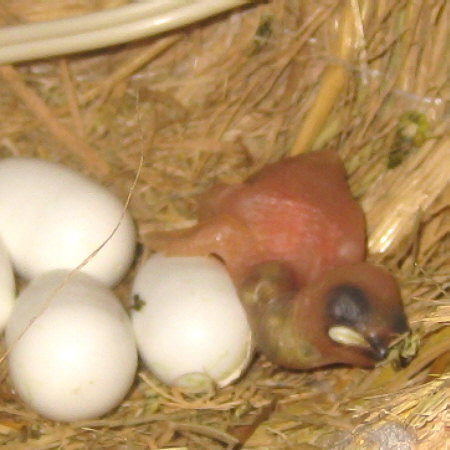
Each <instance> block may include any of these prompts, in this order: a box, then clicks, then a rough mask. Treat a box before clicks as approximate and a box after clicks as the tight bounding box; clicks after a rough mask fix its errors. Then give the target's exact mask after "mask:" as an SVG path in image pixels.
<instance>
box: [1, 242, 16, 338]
mask: <svg viewBox="0 0 450 450" xmlns="http://www.w3.org/2000/svg"><path fill="white" fill-rule="evenodd" d="M15 292H16V285H15V282H14V274H13V269H12V266H11V262H10V260H9V255H8V253H7V252H6V248H5V246H4V245H3V243H2V242H1V240H0V333H1V332H2V331H3V329H4V328H5V325H6V322H7V321H8V319H9V316H10V315H11V311H12V308H13V305H14V297H15Z"/></svg>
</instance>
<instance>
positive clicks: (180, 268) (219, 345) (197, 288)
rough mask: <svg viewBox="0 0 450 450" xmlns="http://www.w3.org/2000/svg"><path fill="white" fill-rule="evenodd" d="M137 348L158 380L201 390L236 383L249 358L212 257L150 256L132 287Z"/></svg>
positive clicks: (227, 284) (246, 332)
mask: <svg viewBox="0 0 450 450" xmlns="http://www.w3.org/2000/svg"><path fill="white" fill-rule="evenodd" d="M133 294H134V298H135V302H136V303H135V308H134V310H133V311H132V313H131V319H132V323H133V327H134V330H135V334H136V339H137V344H138V350H139V352H140V355H141V357H142V359H143V361H144V363H145V364H146V365H147V367H148V368H149V369H150V370H151V371H152V372H153V373H154V374H155V375H156V376H157V377H158V378H159V379H160V380H162V381H163V382H165V383H167V384H170V385H175V386H179V387H183V388H189V389H193V390H202V389H205V388H206V387H207V386H210V385H211V383H216V384H217V385H218V386H220V387H223V386H226V385H227V384H229V383H231V382H232V381H234V380H235V379H237V378H238V377H239V376H240V375H241V373H242V372H243V371H244V370H245V368H246V367H247V365H248V363H249V362H250V359H251V357H252V354H253V348H252V341H251V331H250V327H249V325H248V322H247V318H246V315H245V311H244V309H243V307H242V305H241V303H240V301H239V298H238V295H237V292H236V289H235V287H234V285H233V282H232V280H231V278H230V276H229V275H228V272H227V271H226V270H225V268H224V266H223V265H222V264H221V263H219V262H218V261H216V260H215V259H213V258H206V257H187V258H186V257H164V256H162V255H153V256H152V257H151V258H150V259H149V260H148V261H146V263H145V264H144V265H143V266H142V267H141V268H140V270H139V272H138V274H137V277H136V279H135V281H134V285H133Z"/></svg>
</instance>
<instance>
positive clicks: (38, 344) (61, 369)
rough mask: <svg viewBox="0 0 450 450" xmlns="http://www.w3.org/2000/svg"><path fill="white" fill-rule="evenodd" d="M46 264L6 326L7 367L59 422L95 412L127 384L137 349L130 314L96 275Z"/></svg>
mask: <svg viewBox="0 0 450 450" xmlns="http://www.w3.org/2000/svg"><path fill="white" fill-rule="evenodd" d="M67 274H68V272H66V271H60V270H58V271H53V272H49V273H47V274H44V275H42V276H40V277H38V278H35V279H34V280H33V281H32V282H31V283H30V284H29V285H28V286H27V287H26V288H25V289H24V290H23V292H22V293H21V294H20V295H19V297H18V298H17V300H16V305H15V307H14V309H13V312H12V315H11V318H10V320H9V322H8V325H7V327H6V345H7V348H8V350H9V351H10V353H9V355H8V363H9V373H10V376H11V380H12V383H13V386H14V389H15V391H16V392H17V394H18V395H19V396H20V397H21V398H22V400H23V401H24V402H25V403H26V404H28V405H29V406H30V407H31V408H33V409H35V410H36V411H37V412H39V413H40V414H42V415H43V416H45V417H48V418H50V419H53V420H58V421H65V422H69V421H74V420H84V419H91V418H96V417H99V416H101V415H103V414H105V413H107V412H108V411H110V410H111V409H112V408H114V407H116V406H117V405H118V404H119V403H120V402H121V401H122V399H123V398H124V396H125V395H126V393H127V392H128V390H129V389H130V386H131V384H132V383H133V380H134V377H135V372H136V366H137V349H136V343H135V339H134V334H133V329H132V327H131V324H130V321H129V318H128V316H127V314H126V312H125V310H124V309H123V307H122V305H121V304H120V302H119V301H118V300H117V298H116V297H115V296H114V295H113V293H112V292H111V291H110V290H109V289H108V288H106V287H104V286H103V285H102V284H101V283H100V282H98V281H97V280H95V279H93V278H91V277H89V276H88V275H85V274H83V273H75V274H74V275H73V277H72V278H70V279H69V280H68V281H65V280H66V277H67Z"/></svg>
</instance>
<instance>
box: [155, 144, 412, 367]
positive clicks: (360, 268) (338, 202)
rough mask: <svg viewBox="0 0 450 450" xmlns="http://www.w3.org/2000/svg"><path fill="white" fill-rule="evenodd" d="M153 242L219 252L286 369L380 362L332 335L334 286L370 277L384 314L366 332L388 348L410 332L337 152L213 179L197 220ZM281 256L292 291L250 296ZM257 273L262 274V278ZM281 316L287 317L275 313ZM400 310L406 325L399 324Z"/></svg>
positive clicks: (263, 341) (174, 249)
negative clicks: (372, 250) (231, 181)
mask: <svg viewBox="0 0 450 450" xmlns="http://www.w3.org/2000/svg"><path fill="white" fill-rule="evenodd" d="M150 247H151V248H153V249H154V250H157V251H160V252H163V253H165V254H167V255H176V256H199V255H205V256H206V255H211V254H213V255H216V256H217V257H219V258H220V259H221V260H222V261H223V262H224V263H225V265H226V267H227V269H228V271H229V273H230V274H231V276H232V278H233V280H234V282H235V284H236V286H237V287H238V289H239V291H240V293H241V299H242V301H243V304H244V306H245V308H246V310H247V314H248V317H249V321H250V325H251V327H252V329H253V332H254V336H255V339H256V342H257V345H258V347H259V348H260V350H261V351H262V352H263V353H265V354H266V355H267V356H268V357H269V359H271V360H272V361H274V362H275V363H277V364H280V365H283V366H286V367H290V368H310V367H317V366H322V365H326V364H331V363H347V364H353V365H361V366H371V365H373V364H374V363H375V361H376V359H377V358H376V357H375V356H374V355H373V354H371V353H370V352H368V351H367V349H365V350H364V351H363V350H362V349H360V348H355V347H346V346H343V345H342V344H336V343H335V342H333V341H332V340H331V339H330V338H329V337H328V334H327V330H328V328H329V326H331V325H333V324H332V323H329V321H330V319H329V315H328V313H327V301H326V296H327V292H328V291H329V290H330V289H332V287H333V286H338V285H343V284H349V283H353V282H356V284H358V283H359V285H361V287H362V288H363V289H364V290H365V292H366V293H367V294H368V295H369V296H370V299H371V303H372V310H373V311H372V313H371V314H373V317H374V320H373V321H372V322H371V321H370V320H369V324H368V325H365V327H366V328H367V330H366V329H364V332H367V333H368V334H369V335H374V333H375V334H377V336H376V337H377V339H378V341H379V342H383V343H384V344H385V345H386V346H387V345H388V344H389V341H390V340H391V339H392V338H394V337H395V336H396V335H397V334H399V333H402V332H404V331H406V329H405V327H406V325H405V324H406V318H405V316H404V313H403V307H402V304H401V299H400V294H399V292H398V288H397V286H396V283H395V282H394V280H393V279H392V277H391V276H390V275H389V274H388V273H387V272H386V271H384V270H383V269H381V268H378V267H375V266H372V265H370V264H367V263H363V261H364V259H365V248H366V238H365V222H364V215H363V212H362V210H361V208H360V206H359V205H358V203H357V202H356V201H355V200H354V199H353V197H352V195H351V193H350V190H349V188H348V185H347V182H346V174H345V170H344V168H343V165H342V163H341V161H340V159H339V157H338V156H337V154H336V152H334V151H322V152H316V153H309V154H304V155H299V156H296V157H292V158H287V159H284V160H282V161H279V162H276V163H274V164H271V165H268V166H266V167H265V168H263V169H262V170H261V171H260V172H258V173H257V174H255V175H254V176H252V177H250V178H249V179H248V180H246V181H245V182H244V183H242V184H238V185H223V184H219V185H216V186H214V187H212V188H211V189H210V190H209V191H207V192H206V193H205V194H204V195H203V196H201V197H200V199H199V222H198V224H197V225H196V226H194V227H192V228H189V229H187V230H182V231H175V232H167V233H158V234H154V235H153V236H152V237H151V238H150ZM271 262H276V263H277V264H278V263H279V264H281V265H282V271H283V270H286V271H288V272H289V277H290V278H291V279H292V285H291V286H289V289H288V290H289V293H290V295H287V291H283V289H285V288H286V287H279V288H278V291H279V292H274V293H273V295H272V297H271V299H270V301H265V300H268V299H265V300H264V299H259V297H258V295H259V294H249V295H244V294H245V292H247V291H248V289H247V288H248V283H249V281H248V280H251V281H250V284H251V286H252V287H251V289H250V291H251V292H253V291H254V292H256V291H257V289H256V290H255V289H254V288H255V286H258V283H259V282H264V276H262V275H261V276H260V273H259V268H260V267H264V265H265V264H266V263H269V264H270V263H271ZM335 269H336V273H335V274H333V272H334V271H335ZM255 274H256V275H255ZM255 276H260V279H257V280H256V281H255ZM362 280H363V282H362ZM380 283H381V284H384V285H385V286H386V289H385V290H383V289H382V287H381V288H380ZM275 285H276V282H275ZM252 289H253V291H252ZM286 289H287V288H286ZM250 291H249V292H250ZM243 293H244V294H243ZM247 293H248V292H247ZM251 295H256V297H257V298H252V297H251ZM287 297H289V300H286V298H287ZM258 299H259V300H258ZM255 300H256V301H255ZM258 302H259V303H258ZM390 307H392V314H391V310H390ZM393 315H396V319H395V320H394V319H393V318H392V317H393ZM275 316H276V317H277V318H278V319H277V320H278V322H277V321H276V320H272V321H271V320H270V317H275ZM397 316H401V320H400V319H399V320H400V322H401V323H402V326H396V325H395V324H397V323H398V320H397V319H398V317H397ZM293 318H294V319H293ZM396 320H397V321H396ZM275 322H276V323H278V325H277V326H276V327H275V328H273V329H272V328H271V326H272V325H273V323H275ZM280 323H282V326H281V328H280V326H279V324H280ZM270 324H272V325H270ZM371 327H373V329H370V328H371ZM281 334H283V336H284V337H283V338H281V337H280V336H281ZM283 339H284V340H283Z"/></svg>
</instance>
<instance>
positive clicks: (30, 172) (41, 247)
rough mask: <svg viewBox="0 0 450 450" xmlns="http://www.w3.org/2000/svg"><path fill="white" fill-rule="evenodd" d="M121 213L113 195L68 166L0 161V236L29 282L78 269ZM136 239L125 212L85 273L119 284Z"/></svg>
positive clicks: (34, 161)
mask: <svg viewBox="0 0 450 450" xmlns="http://www.w3.org/2000/svg"><path fill="white" fill-rule="evenodd" d="M122 210H123V206H122V204H121V202H120V201H119V200H118V199H117V198H116V197H114V195H113V194H112V193H111V192H109V191H108V190H107V189H105V188H104V187H103V186H101V185H99V184H97V183H95V182H94V181H92V180H90V179H88V178H86V177H85V176H83V175H82V174H80V173H77V172H75V171H73V170H71V169H69V168H67V167H64V166H62V165H59V164H56V163H51V162H47V161H43V160H39V159H33V158H6V159H3V160H1V161H0V217H1V218H2V220H1V222H0V236H2V238H3V240H4V243H5V246H6V248H7V249H8V251H9V253H10V256H11V259H12V262H13V266H14V267H15V269H16V270H17V272H18V273H19V274H20V275H21V276H23V277H24V278H26V279H32V278H34V277H36V276H38V275H40V274H42V273H45V272H47V271H50V270H55V269H74V268H75V267H77V266H78V265H79V264H80V263H81V262H83V261H84V260H85V259H86V258H87V257H88V256H89V255H90V254H91V253H92V252H93V251H94V250H96V249H97V248H98V247H99V246H100V245H101V244H102V243H103V242H104V241H105V240H106V238H108V236H109V235H110V233H111V232H112V230H113V229H114V227H115V226H116V225H117V223H118V222H119V219H120V217H121V214H122ZM135 240H136V238H135V230H134V225H133V222H132V220H131V217H130V215H129V214H128V213H127V214H125V217H124V218H123V221H122V222H121V224H120V226H119V228H118V229H117V231H116V233H115V234H114V236H113V237H112V238H111V240H110V241H108V242H107V243H106V245H105V246H104V247H103V248H102V249H101V250H100V251H99V252H98V254H96V255H95V257H94V258H92V260H91V261H89V262H88V264H87V265H86V266H84V267H83V269H82V271H83V272H85V273H88V274H89V275H91V276H93V277H95V278H97V279H98V280H100V281H102V282H103V283H104V284H106V285H108V286H112V285H114V284H116V283H117V282H118V281H119V280H120V279H121V278H122V277H123V276H124V274H125V272H126V271H127V269H128V268H129V266H130V264H131V262H132V259H133V255H134V251H135V245H136V244H135Z"/></svg>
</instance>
